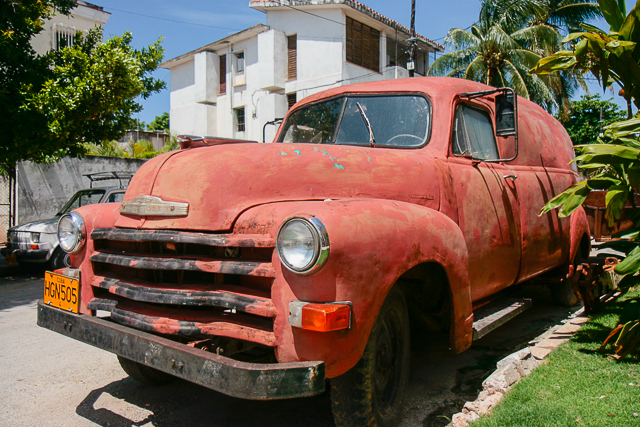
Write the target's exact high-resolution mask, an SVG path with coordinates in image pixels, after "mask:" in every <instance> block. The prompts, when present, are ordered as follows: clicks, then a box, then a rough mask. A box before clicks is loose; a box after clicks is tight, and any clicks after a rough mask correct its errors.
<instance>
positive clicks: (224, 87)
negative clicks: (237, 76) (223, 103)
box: [219, 55, 227, 94]
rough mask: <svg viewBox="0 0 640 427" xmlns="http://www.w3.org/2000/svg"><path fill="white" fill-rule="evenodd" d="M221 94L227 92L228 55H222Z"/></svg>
mask: <svg viewBox="0 0 640 427" xmlns="http://www.w3.org/2000/svg"><path fill="white" fill-rule="evenodd" d="M219 93H220V94H225V93H227V55H221V56H220V92H219Z"/></svg>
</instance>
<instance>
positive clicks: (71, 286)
mask: <svg viewBox="0 0 640 427" xmlns="http://www.w3.org/2000/svg"><path fill="white" fill-rule="evenodd" d="M44 303H45V304H49V305H52V306H54V307H58V308H61V309H63V310H65V311H71V312H73V313H77V312H78V307H79V306H80V281H79V280H78V279H75V278H73V277H68V276H63V275H61V274H57V273H52V272H50V271H47V272H46V273H44Z"/></svg>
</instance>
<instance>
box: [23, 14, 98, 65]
mask: <svg viewBox="0 0 640 427" xmlns="http://www.w3.org/2000/svg"><path fill="white" fill-rule="evenodd" d="M108 20H109V13H107V12H104V11H100V10H97V9H95V8H92V7H88V6H82V5H78V7H76V8H75V9H73V10H72V11H71V14H70V15H69V16H65V15H61V14H55V15H54V16H53V17H52V18H51V19H48V20H46V21H45V23H44V29H43V30H42V32H40V33H38V34H37V35H36V36H35V37H34V38H33V39H32V40H31V46H32V47H33V49H34V50H35V51H36V53H37V54H39V55H44V54H45V53H47V52H48V51H50V50H51V49H53V48H54V46H53V40H54V31H55V28H56V27H58V26H60V27H61V28H65V29H67V30H70V31H74V30H75V31H84V32H87V31H89V30H90V29H92V28H95V27H101V26H103V25H104V24H106V23H107V21H108Z"/></svg>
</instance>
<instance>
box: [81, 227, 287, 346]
mask: <svg viewBox="0 0 640 427" xmlns="http://www.w3.org/2000/svg"><path fill="white" fill-rule="evenodd" d="M91 238H92V239H93V241H94V249H95V252H94V253H93V254H92V256H91V263H92V266H93V272H94V277H93V279H92V281H91V286H92V289H93V293H94V296H95V297H96V299H95V300H94V301H92V302H90V304H89V308H90V309H104V308H105V307H108V308H109V311H111V318H112V319H113V320H114V321H116V322H119V323H123V324H127V325H129V326H132V327H136V328H139V329H143V330H148V331H151V332H157V333H162V334H168V335H178V336H186V337H193V338H207V337H211V336H222V337H229V338H238V339H241V340H246V341H251V342H254V343H258V344H263V345H268V346H275V345H276V340H275V336H274V334H273V320H274V318H275V315H276V310H275V307H274V305H273V302H272V301H271V285H272V283H273V280H274V277H275V272H274V269H273V265H272V263H271V257H272V255H273V249H274V246H275V242H274V240H273V239H272V238H271V237H270V236H268V235H248V234H244V235H243V234H205V233H193V232H180V231H168V230H138V229H123V228H97V229H95V230H94V231H93V232H92V233H91ZM105 301H107V303H106V304H105Z"/></svg>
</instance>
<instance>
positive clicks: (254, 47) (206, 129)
mask: <svg viewBox="0 0 640 427" xmlns="http://www.w3.org/2000/svg"><path fill="white" fill-rule="evenodd" d="M345 10H350V9H345V8H340V7H336V8H333V9H327V8H318V9H313V10H311V12H313V15H309V14H305V13H301V12H299V11H295V10H289V9H284V10H282V9H278V10H269V11H268V13H267V24H268V26H269V27H270V29H269V30H267V31H263V32H260V33H259V34H257V35H253V36H248V37H247V38H246V39H244V40H239V39H240V38H237V39H236V40H237V41H235V42H232V43H227V44H223V45H221V46H220V45H219V47H218V50H216V51H215V52H199V53H195V54H193V55H191V56H190V57H188V58H186V59H185V60H183V62H182V63H179V65H175V64H172V65H170V67H171V68H170V69H171V113H170V114H171V127H172V129H171V130H172V131H173V132H177V133H179V134H193V135H209V136H218V137H227V138H240V139H249V140H255V141H262V139H263V127H264V125H265V123H267V122H269V121H272V120H274V119H276V118H282V117H284V116H285V115H286V113H287V109H288V106H287V94H292V93H295V94H296V98H297V100H298V101H300V100H301V99H303V98H305V97H307V96H309V95H312V94H314V93H317V92H320V91H323V90H326V89H329V88H331V87H336V86H340V85H344V84H350V83H359V82H366V81H375V80H382V79H389V78H404V77H408V71H407V70H406V69H404V68H402V67H396V66H394V67H387V66H386V65H387V52H386V49H387V40H386V37H387V36H389V37H392V38H393V37H395V32H393V33H389V34H387V33H386V30H385V28H386V27H384V25H382V24H381V23H379V22H377V21H375V20H373V19H369V18H362V17H358V16H357V15H354V14H353V13H350V16H353V17H354V19H358V20H360V21H362V22H363V23H365V24H367V25H370V26H373V27H374V28H377V29H379V30H380V31H381V40H380V69H379V70H380V71H381V72H377V71H373V70H370V69H367V68H364V67H361V66H358V65H355V64H351V63H349V62H346V43H345V42H346V31H345V25H346V13H345ZM314 15H315V16H314ZM318 16H320V17H318ZM322 18H326V19H322ZM294 34H295V35H296V37H297V78H296V79H293V80H287V36H290V35H294ZM238 52H244V61H245V70H244V73H239V72H238V70H237V63H236V56H235V55H236V54H237V53H238ZM222 55H226V59H227V67H226V68H227V78H226V82H227V85H226V93H225V94H219V77H218V76H219V57H220V56H222ZM237 108H244V112H245V115H244V117H245V131H244V132H239V131H238V128H237V122H236V115H235V112H234V109H237ZM276 130H277V127H276V126H267V128H266V132H265V133H266V135H265V140H266V141H267V142H270V141H272V140H273V137H274V135H275V132H276Z"/></svg>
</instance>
